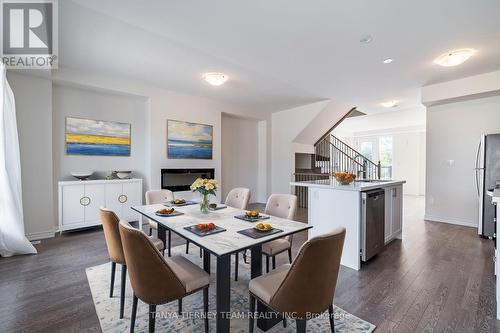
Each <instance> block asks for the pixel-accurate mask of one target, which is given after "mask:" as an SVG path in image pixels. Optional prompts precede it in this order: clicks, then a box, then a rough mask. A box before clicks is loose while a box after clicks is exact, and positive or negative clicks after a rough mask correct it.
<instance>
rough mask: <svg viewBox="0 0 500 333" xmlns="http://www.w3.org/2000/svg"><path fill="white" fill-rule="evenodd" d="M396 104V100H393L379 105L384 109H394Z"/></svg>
mask: <svg viewBox="0 0 500 333" xmlns="http://www.w3.org/2000/svg"><path fill="white" fill-rule="evenodd" d="M398 103H399V101H398V100H396V99H393V100H392V101H387V102H383V103H380V105H382V106H383V107H384V108H395V107H396V106H398Z"/></svg>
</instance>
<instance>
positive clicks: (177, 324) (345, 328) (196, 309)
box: [86, 246, 375, 333]
mask: <svg viewBox="0 0 500 333" xmlns="http://www.w3.org/2000/svg"><path fill="white" fill-rule="evenodd" d="M184 251H185V246H177V247H175V248H172V254H173V255H183V256H185V257H187V258H189V260H191V261H192V262H193V263H195V264H197V265H199V266H200V267H202V260H201V259H200V257H199V250H198V247H196V246H191V247H190V254H188V255H186V254H185V252H184ZM232 259H233V264H232V265H231V278H232V280H231V311H232V312H233V313H232V319H231V332H247V331H248V319H247V317H246V316H245V314H246V313H247V312H248V281H249V276H250V265H249V264H245V263H244V262H243V260H242V259H241V257H240V266H239V274H238V276H239V279H238V280H239V281H238V282H235V281H234V275H233V274H234V256H233V258H232ZM119 267H120V265H117V270H116V276H115V278H116V280H115V290H114V296H113V298H109V282H110V281H109V279H110V276H111V264H109V263H107V264H103V265H99V266H94V267H90V268H87V270H86V273H87V279H88V282H89V285H90V290H91V291H92V297H93V300H94V305H95V308H96V312H97V316H98V317H99V322H100V324H101V329H102V331H103V332H106V333H107V332H113V333H114V332H129V325H130V314H131V311H132V288H131V287H130V282H129V281H128V275H127V287H126V299H125V315H124V318H123V319H119V309H120V273H121V272H120V268H119ZM212 271H215V259H214V258H213V256H212ZM209 298H210V303H209V311H211V313H210V314H209V318H210V332H215V275H214V274H212V276H211V278H210V294H209ZM182 309H183V314H181V315H178V314H177V302H176V301H174V302H171V303H169V304H166V305H161V306H158V307H157V311H158V312H160V311H161V313H160V314H159V315H158V317H157V318H156V331H157V332H182V333H184V332H204V324H203V319H201V318H200V317H199V316H200V315H201V314H202V313H203V312H202V311H203V293H202V292H198V293H195V294H193V295H190V296H187V297H185V298H184V299H183V307H182ZM147 329H148V306H147V305H146V304H145V303H142V302H141V301H140V300H139V303H138V306H137V317H136V324H135V332H138V333H140V332H147ZM373 330H375V326H374V325H372V324H370V323H369V322H366V321H364V320H362V319H360V318H358V317H356V316H354V315H352V314H350V313H348V312H346V311H344V310H342V309H341V308H338V307H335V332H337V333H347V332H363V333H369V332H372V331H373ZM259 331H260V330H259V329H258V328H256V329H255V332H259ZM307 331H308V332H330V325H329V322H328V316H327V315H325V316H322V317H318V318H315V319H311V320H308V322H307ZM268 332H296V329H295V322H294V321H293V320H288V326H287V328H283V325H281V324H278V325H276V326H275V327H274V328H273V329H271V330H269V331H268Z"/></svg>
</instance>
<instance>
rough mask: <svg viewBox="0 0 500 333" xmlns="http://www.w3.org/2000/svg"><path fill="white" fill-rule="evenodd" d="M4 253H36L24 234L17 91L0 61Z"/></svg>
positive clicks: (0, 237)
mask: <svg viewBox="0 0 500 333" xmlns="http://www.w3.org/2000/svg"><path fill="white" fill-rule="evenodd" d="M0 71H1V75H2V78H1V82H0V90H1V95H0V256H2V257H9V256H13V255H16V254H30V253H36V249H35V247H34V246H33V245H32V244H31V243H30V242H29V241H28V239H27V238H26V237H25V236H24V221H23V202H22V192H21V160H20V156H19V139H18V136H17V123H16V106H15V103H14V94H13V93H12V90H11V89H10V86H9V83H8V82H7V77H6V71H5V67H4V65H3V64H2V63H1V62H0Z"/></svg>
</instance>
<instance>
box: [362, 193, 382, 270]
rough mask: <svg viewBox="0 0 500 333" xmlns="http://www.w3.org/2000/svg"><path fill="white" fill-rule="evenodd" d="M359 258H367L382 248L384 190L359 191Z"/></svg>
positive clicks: (365, 259) (364, 259)
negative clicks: (360, 204)
mask: <svg viewBox="0 0 500 333" xmlns="http://www.w3.org/2000/svg"><path fill="white" fill-rule="evenodd" d="M361 203H362V206H361V207H362V208H361V259H362V260H363V261H367V260H369V259H370V258H371V257H373V256H374V255H376V254H377V253H378V252H380V251H381V250H382V249H383V248H384V243H385V236H384V235H385V191H384V190H383V189H375V190H371V191H366V192H362V193H361Z"/></svg>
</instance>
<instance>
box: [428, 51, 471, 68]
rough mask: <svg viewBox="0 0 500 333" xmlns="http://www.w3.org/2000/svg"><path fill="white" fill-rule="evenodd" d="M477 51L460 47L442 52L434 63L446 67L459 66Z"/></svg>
mask: <svg viewBox="0 0 500 333" xmlns="http://www.w3.org/2000/svg"><path fill="white" fill-rule="evenodd" d="M474 53H476V50H474V49H458V50H453V51H449V52H446V53H444V54H441V55H440V56H439V57H437V58H436V59H434V63H435V64H438V65H440V66H444V67H451V66H457V65H460V64H462V63H464V62H466V61H467V59H469V58H470V57H472V56H473V55H474Z"/></svg>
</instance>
